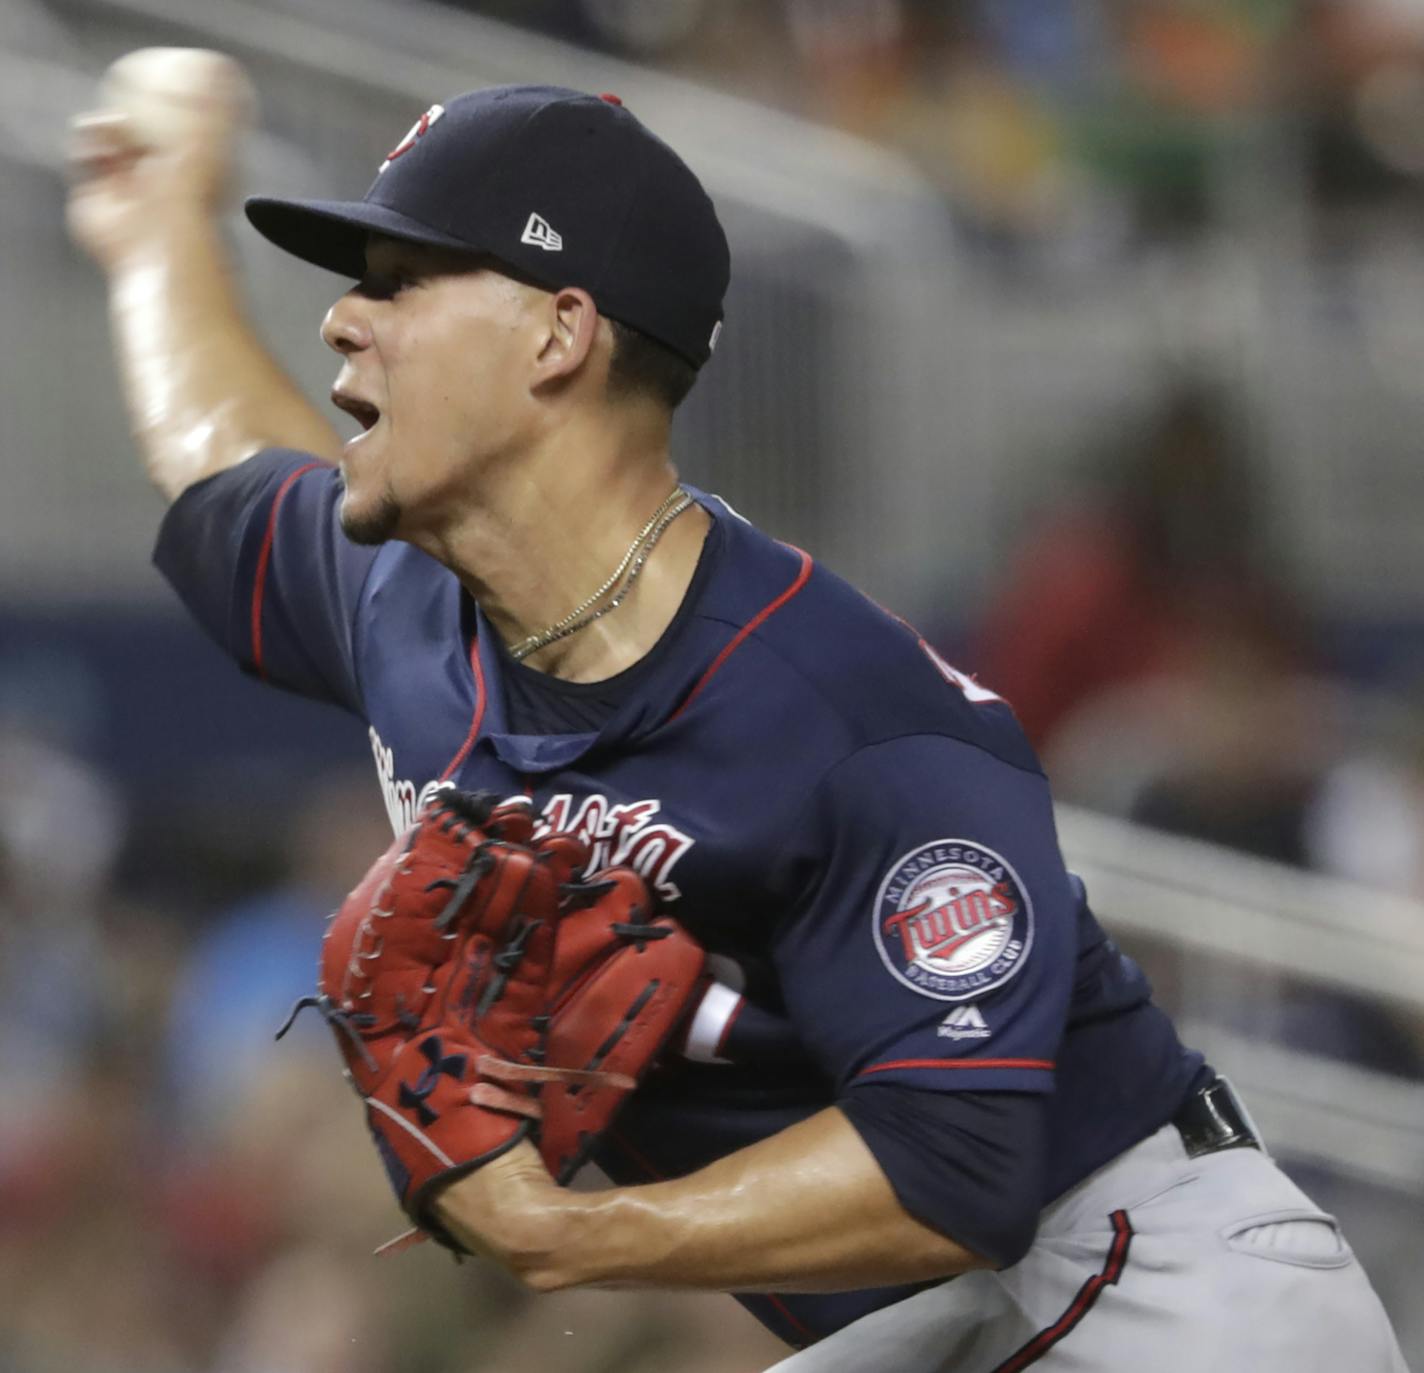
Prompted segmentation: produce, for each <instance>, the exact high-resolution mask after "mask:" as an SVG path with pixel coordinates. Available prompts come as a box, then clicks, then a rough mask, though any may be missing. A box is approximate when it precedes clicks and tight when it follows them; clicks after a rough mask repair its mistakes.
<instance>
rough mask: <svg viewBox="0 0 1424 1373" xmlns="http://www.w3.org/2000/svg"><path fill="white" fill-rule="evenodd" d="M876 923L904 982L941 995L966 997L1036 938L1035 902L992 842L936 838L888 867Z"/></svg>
mask: <svg viewBox="0 0 1424 1373" xmlns="http://www.w3.org/2000/svg"><path fill="white" fill-rule="evenodd" d="M872 930H873V933H874V937H875V948H876V951H877V952H878V953H879V954H880V959H881V962H883V963H884V964H885V966H886V967H887V968H888V969H889V970H890V971H891V972H892V973H893V974H894V975H895V976H896V977H897V978H898V979H899V980H900V981H901V982H903V983H904V984H905V985H906V986H907V987H911V988H913V989H914V990H915V991H917V992H920V993H921V994H922V995H924V996H931V997H934V998H935V999H936V1000H938V1001H968V1000H970V999H972V998H976V997H979V996H982V995H983V994H984V993H985V992H989V991H993V989H994V988H995V987H1000V986H1002V985H1003V984H1004V983H1005V982H1007V981H1008V980H1009V979H1010V978H1011V977H1013V975H1014V974H1015V973H1016V972H1018V970H1019V969H1020V968H1021V967H1022V966H1023V962H1024V959H1025V957H1026V955H1027V954H1028V951H1029V949H1030V948H1031V947H1032V945H1033V904H1032V902H1031V901H1030V900H1029V895H1028V891H1027V890H1026V889H1025V887H1024V885H1023V883H1022V882H1020V881H1019V877H1018V874H1017V873H1016V872H1014V870H1013V869H1012V868H1011V867H1010V866H1009V865H1008V863H1006V862H1005V861H1004V860H1003V859H1002V858H1001V857H999V855H998V854H997V853H995V852H994V851H993V850H992V849H986V848H984V847H983V846H982V845H980V844H974V843H971V842H969V841H968V840H965V839H938V840H936V841H935V842H934V843H932V844H923V845H921V846H920V847H919V848H917V849H914V850H912V851H911V852H909V853H907V854H905V855H904V857H902V858H901V859H900V860H899V861H898V862H897V863H896V864H895V866H894V867H892V868H891V869H890V872H889V873H888V874H887V875H886V878H885V880H884V882H882V883H881V884H880V891H879V893H878V895H877V896H876V898H875V910H874V912H873V915H872ZM981 1023H982V1022H981ZM943 1028H944V1027H943V1026H942V1027H941V1031H943ZM986 1032H987V1027H986ZM951 1037H953V1036H951Z"/></svg>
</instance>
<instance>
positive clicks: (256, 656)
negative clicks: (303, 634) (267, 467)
mask: <svg viewBox="0 0 1424 1373" xmlns="http://www.w3.org/2000/svg"><path fill="white" fill-rule="evenodd" d="M325 466H326V464H325V463H324V462H309V463H305V464H304V465H303V466H301V467H299V468H297V470H296V471H295V472H293V473H292V474H291V475H290V476H289V477H288V478H287V479H286V481H284V482H283V483H282V484H281V486H279V487H278V488H277V494H276V495H275V496H273V497H272V513H271V514H270V515H268V516H267V533H266V534H265V535H264V536H263V539H262V551H261V552H260V553H258V555H257V572H256V574H255V575H254V576H253V578H252V666H253V668H254V669H255V671H256V673H257V675H258V676H259V677H261V678H263V679H265V678H266V676H267V670H266V668H264V667H263V666H262V596H263V593H264V592H265V591H266V590H267V564H268V563H270V562H271V561H272V541H273V540H274V539H275V538H276V537H277V512H278V511H279V510H280V509H281V508H282V502H283V501H284V500H285V499H286V496H287V492H288V491H290V490H291V488H292V483H293V482H294V481H296V479H297V478H298V477H300V476H301V475H302V474H303V473H304V472H310V471H311V470H312V468H314V467H325Z"/></svg>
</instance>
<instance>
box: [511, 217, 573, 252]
mask: <svg viewBox="0 0 1424 1373" xmlns="http://www.w3.org/2000/svg"><path fill="white" fill-rule="evenodd" d="M519 241H520V242H521V243H530V244H533V246H534V247H536V248H542V249H543V250H544V251H545V252H546V253H561V252H563V250H564V236H563V235H562V234H561V233H559V231H558V230H557V229H555V228H554V226H553V225H552V224H550V223H549V221H548V220H547V219H545V218H544V216H543V215H530V216H529V222H528V223H527V224H526V225H525V226H524V232H523V233H522V234H520V235H519Z"/></svg>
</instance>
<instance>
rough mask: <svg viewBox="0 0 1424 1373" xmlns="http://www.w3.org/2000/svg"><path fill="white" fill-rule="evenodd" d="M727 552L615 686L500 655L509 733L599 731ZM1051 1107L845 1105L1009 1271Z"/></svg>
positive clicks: (895, 1177) (886, 1092) (927, 1204)
mask: <svg viewBox="0 0 1424 1373" xmlns="http://www.w3.org/2000/svg"><path fill="white" fill-rule="evenodd" d="M720 551H721V530H720V526H716V525H714V526H713V528H712V530H711V532H710V533H709V534H708V537H707V540H706V542H705V543H704V544H703V548H702V553H701V555H700V557H699V558H698V563H697V569H696V571H695V572H694V573H693V577H692V581H691V583H690V584H689V586H688V589H687V594H686V595H685V596H684V597H683V600H682V604H681V605H680V606H679V607H678V611H677V614H676V615H675V616H674V617H673V619H672V622H671V623H670V624H669V625H668V627H667V629H666V630H664V632H663V633H662V635H661V636H660V637H659V639H658V642H657V643H656V644H655V645H654V646H653V647H652V649H651V650H650V651H649V652H648V653H647V654H646V655H644V656H643V657H642V658H640V659H639V660H638V662H636V663H634V664H633V666H632V667H630V668H627V669H625V670H624V671H623V672H620V673H618V674H617V675H616V676H614V677H608V678H605V679H604V680H603V681H599V682H566V681H563V680H562V679H560V678H558V677H553V676H551V675H550V674H549V673H547V672H540V671H539V670H538V669H537V668H532V667H526V666H525V665H524V664H523V663H519V662H516V661H515V660H514V659H513V658H511V657H510V656H509V652H508V650H507V649H506V648H505V646H504V645H503V644H498V645H497V646H496V647H497V649H498V652H499V660H500V672H501V675H502V679H503V684H504V697H505V711H506V714H507V716H508V720H509V728H510V732H511V733H513V734H584V733H594V732H596V731H598V730H599V729H601V728H602V727H603V726H604V725H605V724H606V723H607V722H608V721H609V720H610V719H612V718H613V716H614V715H615V714H616V713H617V711H618V710H619V708H620V707H621V706H622V705H623V704H624V702H626V701H627V700H629V699H630V698H631V697H633V696H634V695H636V694H637V692H638V689H639V687H640V686H641V685H642V683H643V681H644V680H645V678H647V677H649V676H650V675H651V674H652V673H654V672H655V671H656V670H657V669H658V666H659V664H660V663H661V662H662V661H663V660H664V659H665V658H666V657H668V656H669V655H671V654H673V653H675V652H676V651H677V643H678V639H679V637H680V634H681V631H682V629H683V628H684V627H685V625H686V624H687V622H688V620H689V619H690V618H691V615H692V613H693V611H694V610H695V608H696V606H697V603H698V600H699V599H700V596H701V593H702V589H703V587H704V586H705V584H706V582H707V580H708V577H709V576H710V574H711V571H712V569H713V567H714V566H715V564H716V562H717V556H718V554H719V553H720ZM1046 1100H1047V1098H1045V1097H1043V1096H1042V1095H1040V1094H1037V1093H1029V1092H968V1091H962V1092H926V1091H920V1090H918V1089H916V1088H914V1087H906V1086H903V1085H901V1084H897V1083H873V1084H865V1085H861V1086H858V1087H855V1088H852V1089H851V1090H849V1091H847V1092H846V1093H845V1095H844V1096H843V1097H842V1098H841V1100H840V1101H839V1102H838V1103H837V1104H838V1105H839V1106H840V1108H841V1110H842V1112H843V1113H844V1114H845V1116H846V1118H847V1119H848V1120H849V1121H850V1123H851V1125H852V1126H854V1128H855V1130H856V1132H857V1133H858V1134H859V1135H860V1137H861V1139H863V1140H864V1141H865V1144H866V1146H867V1147H868V1148H869V1149H870V1152H871V1153H872V1154H873V1155H874V1156H875V1159H876V1162H877V1163H878V1164H879V1165H880V1168H881V1170H882V1171H883V1172H884V1173H885V1176H886V1177H887V1178H888V1179H889V1181H890V1185H891V1186H892V1187H893V1188H894V1190H895V1195H896V1196H897V1197H898V1198H899V1200H900V1203H901V1205H902V1206H904V1207H905V1209H906V1210H907V1211H909V1212H910V1214H911V1215H913V1216H915V1217H916V1218H917V1219H919V1220H921V1221H923V1222H924V1223H925V1224H927V1225H929V1226H931V1227H932V1228H933V1229H936V1230H938V1231H940V1233H942V1234H945V1235H948V1236H950V1238H952V1239H954V1240H957V1241H958V1242H959V1243H960V1244H962V1245H964V1246H965V1247H966V1248H968V1249H971V1250H973V1251H974V1252H975V1253H976V1254H979V1255H981V1256H982V1257H984V1258H987V1259H989V1260H991V1261H992V1262H993V1263H995V1264H996V1265H999V1266H1006V1265H1008V1264H1011V1263H1014V1262H1016V1261H1017V1260H1018V1259H1019V1258H1021V1257H1022V1256H1023V1254H1024V1253H1026V1252H1027V1250H1028V1247H1029V1245H1030V1244H1031V1243H1032V1241H1033V1233H1034V1226H1035V1223H1036V1221H1037V1217H1038V1209H1039V1204H1040V1201H1041V1200H1042V1197H1041V1192H1042V1184H1043V1171H1044V1169H1043V1147H1044V1140H1043V1136H1044V1116H1045V1111H1046V1106H1045V1103H1046Z"/></svg>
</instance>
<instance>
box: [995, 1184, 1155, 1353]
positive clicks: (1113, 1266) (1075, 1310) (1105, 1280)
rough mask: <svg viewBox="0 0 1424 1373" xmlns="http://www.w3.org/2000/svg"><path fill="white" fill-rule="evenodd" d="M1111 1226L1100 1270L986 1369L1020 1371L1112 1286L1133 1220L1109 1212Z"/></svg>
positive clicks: (1069, 1329) (1129, 1241)
mask: <svg viewBox="0 0 1424 1373" xmlns="http://www.w3.org/2000/svg"><path fill="white" fill-rule="evenodd" d="M1112 1228H1113V1242H1112V1248H1111V1249H1109V1250H1108V1257H1107V1262H1106V1263H1104V1265H1103V1271H1102V1272H1101V1273H1094V1274H1093V1276H1092V1277H1090V1278H1088V1279H1087V1280H1086V1281H1085V1282H1084V1283H1083V1285H1082V1286H1081V1287H1080V1288H1079V1289H1078V1295H1077V1296H1075V1297H1074V1298H1073V1300H1072V1302H1071V1303H1070V1304H1069V1306H1068V1309H1067V1310H1066V1311H1065V1312H1064V1313H1063V1314H1062V1315H1061V1316H1059V1318H1058V1319H1057V1320H1056V1321H1054V1322H1053V1324H1052V1325H1050V1326H1048V1327H1047V1328H1046V1329H1044V1330H1040V1331H1039V1332H1038V1334H1037V1335H1035V1336H1034V1337H1033V1338H1032V1339H1031V1340H1029V1342H1028V1343H1027V1344H1025V1345H1021V1346H1020V1347H1019V1348H1018V1349H1016V1350H1015V1351H1014V1352H1013V1353H1012V1354H1010V1355H1009V1357H1008V1358H1007V1359H1005V1360H1004V1361H1003V1363H1000V1364H995V1366H994V1367H993V1368H992V1369H990V1371H989V1373H1022V1370H1023V1369H1025V1368H1027V1367H1028V1366H1029V1365H1030V1364H1033V1363H1037V1362H1038V1361H1039V1359H1041V1358H1042V1357H1043V1356H1044V1355H1045V1354H1046V1353H1048V1351H1049V1350H1050V1349H1052V1348H1053V1346H1054V1345H1055V1344H1057V1343H1058V1341H1059V1340H1061V1339H1062V1338H1063V1337H1064V1336H1065V1335H1067V1334H1070V1333H1071V1332H1072V1331H1073V1329H1074V1328H1075V1327H1076V1326H1077V1324H1078V1322H1079V1321H1081V1320H1082V1319H1083V1317H1084V1316H1086V1315H1087V1314H1088V1312H1089V1311H1091V1310H1092V1309H1093V1304H1094V1303H1095V1302H1096V1301H1097V1299H1098V1298H1099V1297H1100V1296H1101V1295H1102V1291H1103V1288H1105V1287H1111V1286H1112V1285H1113V1284H1114V1283H1116V1282H1117V1280H1118V1279H1119V1278H1120V1277H1122V1270H1123V1269H1124V1268H1126V1267H1127V1251H1128V1249H1130V1248H1131V1247H1132V1222H1131V1221H1129V1220H1128V1217H1127V1212H1126V1211H1114V1212H1113V1213H1112Z"/></svg>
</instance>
